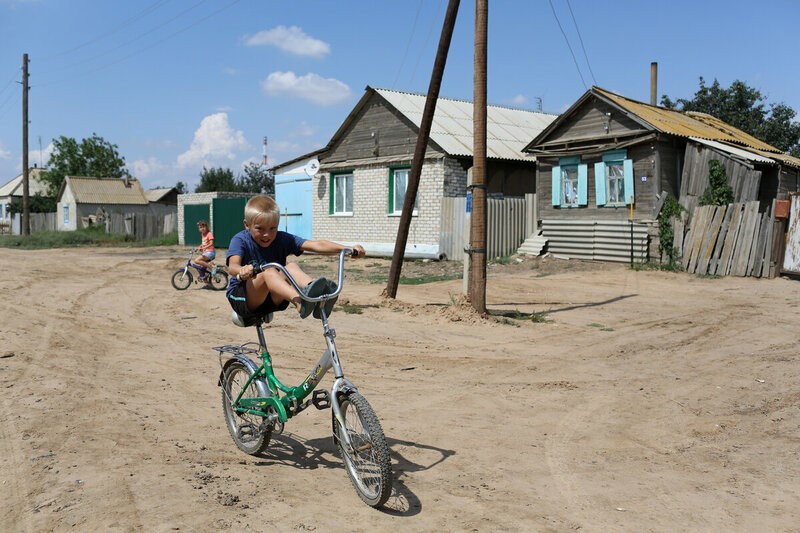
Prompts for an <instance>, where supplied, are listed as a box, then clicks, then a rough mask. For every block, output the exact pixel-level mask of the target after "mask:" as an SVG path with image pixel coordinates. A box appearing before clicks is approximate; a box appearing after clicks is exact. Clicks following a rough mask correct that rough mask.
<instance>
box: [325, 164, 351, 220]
mask: <svg viewBox="0 0 800 533" xmlns="http://www.w3.org/2000/svg"><path fill="white" fill-rule="evenodd" d="M342 180H344V198H343V199H342V198H340V194H339V193H338V192H337V191H339V189H340V187H339V183H340V182H341V181H342ZM348 199H349V200H350V205H349V206H348V205H347V200H348ZM337 204H340V205H339V206H338V208H337ZM348 207H349V209H348ZM330 214H331V215H332V216H353V172H352V171H351V172H339V173H336V174H331V203H330Z"/></svg>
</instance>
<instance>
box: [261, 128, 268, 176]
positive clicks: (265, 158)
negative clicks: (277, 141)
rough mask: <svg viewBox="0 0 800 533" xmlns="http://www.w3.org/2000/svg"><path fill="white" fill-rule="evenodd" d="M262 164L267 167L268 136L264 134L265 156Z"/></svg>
mask: <svg viewBox="0 0 800 533" xmlns="http://www.w3.org/2000/svg"><path fill="white" fill-rule="evenodd" d="M261 166H263V167H264V168H266V167H267V166H268V165H267V136H266V135H264V158H263V159H262V160H261Z"/></svg>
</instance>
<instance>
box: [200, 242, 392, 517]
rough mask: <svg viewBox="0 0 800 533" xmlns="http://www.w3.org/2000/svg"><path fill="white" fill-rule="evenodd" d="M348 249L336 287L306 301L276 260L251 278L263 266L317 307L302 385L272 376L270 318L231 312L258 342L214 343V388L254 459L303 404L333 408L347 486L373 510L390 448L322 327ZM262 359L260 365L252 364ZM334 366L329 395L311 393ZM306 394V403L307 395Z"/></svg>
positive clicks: (381, 493) (385, 480)
mask: <svg viewBox="0 0 800 533" xmlns="http://www.w3.org/2000/svg"><path fill="white" fill-rule="evenodd" d="M347 253H351V254H352V250H349V249H346V250H342V252H341V253H340V254H339V273H338V283H337V286H336V290H335V291H334V292H332V293H330V294H322V295H320V296H315V297H310V296H307V295H305V294H303V292H302V291H301V289H300V287H298V285H297V283H296V282H295V280H294V279H293V278H292V276H291V275H290V274H289V272H288V271H287V270H286V269H285V268H284V267H283V266H282V265H280V264H278V263H265V264H262V265H260V266H258V267H256V273H258V272H260V271H262V270H264V269H266V268H277V269H279V270H281V272H283V273H284V274H285V275H286V277H287V278H288V279H289V281H290V282H291V283H292V284H293V285H294V287H295V289H297V291H298V293H300V296H301V298H303V299H304V300H307V301H310V302H318V303H317V308H316V311H315V316H319V318H320V319H321V321H322V328H323V336H324V338H325V344H326V350H325V352H324V353H323V354H322V357H321V358H320V359H319V362H318V363H317V364H316V366H315V367H314V369H313V370H312V371H311V372H310V373H309V374H308V377H306V378H305V379H304V380H303V382H302V383H301V384H300V385H297V386H294V387H289V386H286V385H284V384H283V383H281V381H280V380H279V379H278V378H277V377H276V376H275V372H274V369H273V366H272V356H271V355H270V353H269V351H268V350H267V341H266V337H265V336H264V328H263V325H264V324H268V323H269V322H270V321H271V320H272V313H269V314H268V315H266V316H263V317H258V318H257V319H255V320H253V321H250V322H244V321H243V320H242V318H241V317H240V316H239V315H238V314H236V313H235V312H234V313H233V316H232V319H233V322H234V323H235V324H236V325H238V326H242V327H248V326H255V327H256V332H257V334H258V343H255V342H248V343H245V344H242V345H226V346H215V347H214V348H213V349H214V350H216V351H217V352H218V353H219V359H220V365H221V367H222V370H221V372H220V376H219V382H218V385H219V386H221V387H222V409H223V413H224V415H225V422H226V425H227V427H228V431H229V432H230V434H231V437H232V438H233V441H234V442H235V443H236V446H237V447H238V448H239V449H240V450H242V451H243V452H245V453H247V454H250V455H256V454H259V453H261V452H263V451H264V450H265V449H266V448H267V446H268V445H269V441H270V438H271V436H272V434H273V433H276V434H280V433H281V432H282V431H283V428H284V424H286V422H287V421H288V419H289V418H291V417H293V416H295V415H297V414H298V413H300V412H302V411H303V410H305V409H306V408H307V407H309V405H314V406H315V407H316V408H317V409H320V410H322V409H328V408H330V409H331V418H332V426H333V441H334V443H335V445H336V447H337V448H338V450H339V453H340V454H341V456H342V460H343V462H344V466H345V470H346V471H347V474H348V476H349V477H350V481H351V482H352V484H353V486H354V487H355V489H356V492H357V493H358V495H359V496H360V497H361V499H362V500H363V501H364V502H365V503H366V504H367V505H370V506H371V507H379V506H381V505H383V504H384V503H385V502H386V500H387V499H388V498H389V496H390V494H391V489H392V487H391V480H392V471H391V462H390V457H389V446H388V445H387V444H386V437H385V436H384V434H383V429H382V428H381V425H380V422H379V421H378V417H377V416H376V415H375V411H374V410H373V409H372V407H371V406H370V404H369V403H368V402H367V400H366V399H365V398H364V397H363V396H362V395H361V394H360V393H359V392H358V389H357V388H356V386H355V385H354V384H353V383H352V382H351V381H349V380H348V379H347V378H345V377H344V371H343V370H342V365H341V362H340V359H339V353H338V352H337V351H336V344H335V343H334V338H335V337H336V332H335V330H334V329H333V328H332V327H330V325H329V324H328V316H327V313H326V308H327V309H328V310H330V307H331V304H328V305H327V306H326V305H325V304H326V302H328V301H329V300H334V299H335V298H337V297H338V296H339V293H340V292H341V290H342V284H343V281H344V280H343V278H344V275H343V274H344V258H345V255H346V254H347ZM258 359H260V361H261V363H260V364H259V363H256V362H255V360H258ZM331 368H332V369H333V372H334V382H333V385H332V386H331V388H330V391H328V390H325V389H317V388H316V387H317V385H318V384H319V382H320V380H321V379H322V378H323V376H325V374H326V373H327V372H328V370H330V369H331ZM309 396H311V398H309Z"/></svg>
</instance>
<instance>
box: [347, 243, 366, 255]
mask: <svg viewBox="0 0 800 533" xmlns="http://www.w3.org/2000/svg"><path fill="white" fill-rule="evenodd" d="M352 250H353V251H352V252H350V257H352V258H354V259H359V258H362V257H366V255H367V252H366V250H364V247H363V246H361V245H360V244H356V245H355V246H353V248H352Z"/></svg>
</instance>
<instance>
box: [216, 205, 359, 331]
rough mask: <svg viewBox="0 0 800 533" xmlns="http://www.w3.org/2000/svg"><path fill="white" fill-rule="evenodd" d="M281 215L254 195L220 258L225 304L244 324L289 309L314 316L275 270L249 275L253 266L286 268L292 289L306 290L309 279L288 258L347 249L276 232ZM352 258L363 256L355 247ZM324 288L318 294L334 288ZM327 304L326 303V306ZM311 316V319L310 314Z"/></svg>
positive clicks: (311, 304) (308, 304)
mask: <svg viewBox="0 0 800 533" xmlns="http://www.w3.org/2000/svg"><path fill="white" fill-rule="evenodd" d="M280 217H281V212H280V208H279V207H278V204H277V203H276V202H275V200H274V199H272V197H270V196H254V197H253V198H251V199H250V201H248V202H247V205H246V206H245V208H244V227H245V229H244V230H242V231H240V232H239V233H237V234H236V235H234V236H233V238H232V239H231V243H230V245H229V246H228V254H227V256H226V258H225V261H226V263H227V264H228V272H229V273H230V275H231V280H230V285H229V287H228V292H227V296H228V302H229V303H230V304H231V307H232V308H233V310H234V311H236V313H238V314H239V316H241V317H242V318H243V319H245V320H248V319H251V318H254V317H256V316H264V315H266V314H267V313H271V312H273V311H282V310H284V309H286V308H287V307H289V304H292V305H293V306H294V307H295V308H296V309H297V310H298V311H299V312H300V317H301V318H305V317H307V316H308V315H309V314H311V313H312V312H313V311H314V308H315V307H316V303H314V302H307V301H305V300H303V299H301V298H300V296H299V294H298V293H297V290H296V289H295V288H294V287H293V286H292V284H291V283H290V282H289V280H288V279H287V278H286V276H285V275H284V274H283V272H281V271H280V270H278V269H277V268H269V269H267V270H265V271H263V272H261V273H259V274H257V275H255V276H254V275H253V267H254V265H257V264H262V263H279V264H281V265H283V266H284V267H286V270H287V271H288V272H289V273H290V274H291V275H292V277H293V278H294V280H295V281H296V282H297V285H298V286H300V287H305V288H306V289H305V290H309V288H310V285H309V284H311V283H312V280H311V277H309V276H308V274H306V273H305V272H303V270H302V269H301V268H300V265H298V264H297V263H289V264H288V265H287V263H286V259H287V257H288V256H289V254H294V255H300V254H302V253H303V252H316V253H318V254H330V255H333V254H337V253H339V252H340V251H342V250H343V249H345V248H351V247H349V246H343V245H341V244H337V243H335V242H331V241H325V240H306V239H303V238H302V237H298V236H297V235H292V234H291V233H286V232H284V231H278V223H279V222H280ZM352 249H353V251H354V257H357V258H359V257H364V256H365V255H366V252H365V251H364V248H363V247H362V246H361V245H356V246H353V247H352ZM318 279H319V280H323V281H321V282H320V283H327V284H328V286H327V287H324V288H323V289H324V290H322V292H321V294H329V293H330V292H333V291H335V290H336V284H335V283H334V282H332V281H329V280H325V279H324V278H318ZM314 283H315V284H316V283H318V281H317V280H314ZM331 305H332V304H331ZM314 316H317V314H316V313H315V314H314Z"/></svg>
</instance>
